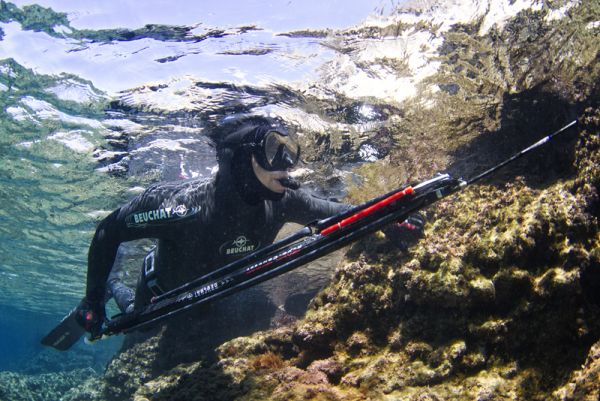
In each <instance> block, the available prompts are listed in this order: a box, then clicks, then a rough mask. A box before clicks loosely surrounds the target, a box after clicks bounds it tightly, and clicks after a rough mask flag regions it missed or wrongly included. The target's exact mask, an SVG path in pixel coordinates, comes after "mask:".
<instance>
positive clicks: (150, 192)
mask: <svg viewBox="0 0 600 401" xmlns="http://www.w3.org/2000/svg"><path fill="white" fill-rule="evenodd" d="M212 183H213V180H212V178H210V177H208V178H207V177H199V178H192V179H188V180H182V181H164V182H157V183H155V184H152V185H150V186H149V187H148V188H147V189H146V190H145V191H144V192H142V193H141V194H140V196H139V198H140V199H144V200H148V199H154V200H157V201H159V202H160V201H165V200H167V199H174V198H175V199H182V198H195V197H196V196H197V195H198V194H202V193H206V192H208V191H209V189H210V188H211V187H212Z"/></svg>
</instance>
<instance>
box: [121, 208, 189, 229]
mask: <svg viewBox="0 0 600 401" xmlns="http://www.w3.org/2000/svg"><path fill="white" fill-rule="evenodd" d="M198 210H199V208H192V214H195V213H196V212H197V211H198ZM188 212H189V210H188V208H187V207H186V206H185V205H179V206H177V207H174V208H171V207H165V208H160V209H155V210H149V211H146V212H138V213H133V214H131V215H129V216H128V217H127V225H128V226H130V227H131V226H143V225H146V224H149V223H153V222H159V221H162V220H168V219H171V218H183V217H186V216H187V215H188Z"/></svg>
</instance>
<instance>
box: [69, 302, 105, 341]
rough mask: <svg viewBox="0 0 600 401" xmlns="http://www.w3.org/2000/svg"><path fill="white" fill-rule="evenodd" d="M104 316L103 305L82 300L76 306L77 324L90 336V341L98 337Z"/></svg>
mask: <svg viewBox="0 0 600 401" xmlns="http://www.w3.org/2000/svg"><path fill="white" fill-rule="evenodd" d="M105 316H106V312H105V310H104V304H103V303H100V302H90V301H88V299H87V298H83V299H82V300H81V302H80V303H79V305H78V306H77V315H76V319H77V323H79V325H80V326H81V327H83V328H84V329H85V331H87V332H89V333H90V334H91V338H92V339H96V338H98V337H100V332H101V330H102V324H103V323H104V318H105Z"/></svg>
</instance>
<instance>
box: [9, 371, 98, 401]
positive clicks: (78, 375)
mask: <svg viewBox="0 0 600 401" xmlns="http://www.w3.org/2000/svg"><path fill="white" fill-rule="evenodd" d="M95 376H96V372H94V371H93V370H92V369H77V370H73V371H65V372H56V373H44V374H37V375H25V374H18V373H13V372H0V400H7V401H8V400H10V401H56V400H59V399H61V397H62V396H63V394H65V393H66V392H67V391H69V390H70V389H72V388H74V387H78V386H80V384H81V383H83V382H84V381H85V380H87V379H89V378H90V377H95ZM82 401H83V400H82Z"/></svg>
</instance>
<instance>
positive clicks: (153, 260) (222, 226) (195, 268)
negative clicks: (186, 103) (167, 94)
mask: <svg viewBox="0 0 600 401" xmlns="http://www.w3.org/2000/svg"><path fill="white" fill-rule="evenodd" d="M225 126H226V127H229V126H233V128H232V129H231V130H230V132H228V133H226V134H225V135H223V136H222V139H220V140H217V144H216V153H217V162H218V167H219V168H218V172H217V173H216V174H215V175H214V176H213V177H212V178H211V179H208V180H207V179H192V180H187V181H180V182H174V183H159V184H155V185H153V186H151V187H149V188H148V189H146V190H145V191H144V192H143V193H141V194H140V195H138V196H137V197H135V198H134V199H132V200H131V201H130V202H128V203H127V204H125V205H124V206H122V207H120V208H119V209H117V210H115V211H114V212H112V213H111V214H110V215H109V216H107V217H106V218H104V219H103V220H102V221H101V222H100V224H99V225H98V227H97V229H96V232H95V235H94V237H93V240H92V242H91V245H90V248H89V253H88V271H87V283H86V295H85V297H84V299H83V300H82V302H81V303H80V304H79V305H78V307H77V322H78V323H79V324H80V325H81V326H82V327H84V328H85V330H86V331H88V332H90V333H91V334H92V336H93V337H94V336H96V335H97V334H98V333H99V332H100V330H101V328H102V324H103V322H104V320H105V303H106V301H107V300H108V299H109V297H110V296H112V297H114V299H115V301H116V303H117V305H118V307H119V309H121V311H123V312H131V311H133V310H136V309H137V308H140V307H142V306H143V305H145V304H147V303H149V302H150V300H151V298H152V297H153V296H158V295H160V294H162V293H164V292H165V291H168V290H170V289H173V288H177V287H178V286H180V285H182V284H184V283H186V282H188V281H191V280H192V279H194V278H197V277H199V276H202V275H204V274H207V273H209V272H211V271H213V270H215V269H217V268H219V267H221V266H223V265H225V264H227V263H230V262H232V261H234V260H236V259H238V258H240V257H243V256H245V255H247V254H249V253H251V252H254V251H256V250H258V249H260V248H261V247H264V246H267V245H269V244H271V243H272V242H273V241H274V240H275V237H276V235H277V234H278V232H279V231H280V229H281V228H282V227H283V225H284V224H285V223H287V222H294V223H298V224H301V225H306V224H308V223H309V222H311V221H315V220H317V219H323V218H326V217H330V216H332V215H334V214H337V213H341V212H343V211H345V210H347V209H348V208H349V207H351V206H350V205H347V204H343V203H338V202H333V201H330V200H325V199H321V198H318V197H316V196H313V195H312V194H310V193H309V192H308V191H306V190H305V189H303V188H300V185H299V183H298V182H296V181H295V180H294V179H292V178H291V177H290V175H289V172H290V170H291V169H292V168H293V167H294V166H295V165H296V164H297V163H298V160H299V159H300V146H299V145H298V143H297V142H296V141H295V140H294V138H293V137H292V135H290V133H289V132H288V130H287V129H286V127H285V126H283V125H282V124H280V123H279V122H277V121H274V120H271V119H266V118H262V117H251V118H246V119H243V120H242V121H237V122H235V123H234V124H226V125H225ZM423 223H424V222H423V219H422V217H421V216H420V215H415V216H411V217H410V218H409V221H407V222H402V223H399V224H395V225H393V226H394V227H393V229H394V230H395V233H394V236H395V237H396V240H399V239H400V242H402V243H404V239H406V238H413V237H414V238H416V237H418V235H419V234H420V233H421V231H422V227H423ZM386 234H387V232H386ZM141 238H153V239H155V240H157V245H156V246H155V247H154V248H153V249H152V251H150V253H149V254H148V255H147V256H146V257H145V259H144V262H143V266H142V272H141V276H140V279H139V280H138V285H137V288H136V290H135V292H134V291H133V290H132V289H131V288H129V287H127V286H125V285H124V284H123V282H122V281H121V280H120V278H119V275H118V274H114V273H115V272H113V273H112V274H111V270H112V268H113V264H114V262H115V257H116V255H117V250H118V248H119V245H120V244H121V243H123V242H126V241H131V240H135V239H141Z"/></svg>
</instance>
